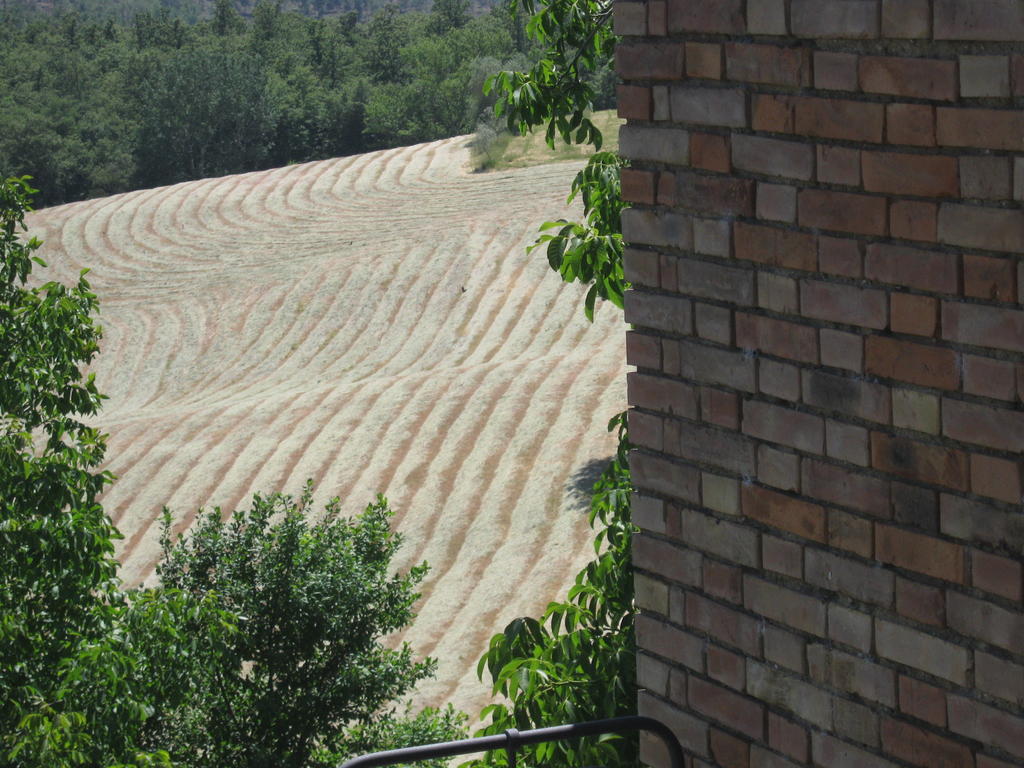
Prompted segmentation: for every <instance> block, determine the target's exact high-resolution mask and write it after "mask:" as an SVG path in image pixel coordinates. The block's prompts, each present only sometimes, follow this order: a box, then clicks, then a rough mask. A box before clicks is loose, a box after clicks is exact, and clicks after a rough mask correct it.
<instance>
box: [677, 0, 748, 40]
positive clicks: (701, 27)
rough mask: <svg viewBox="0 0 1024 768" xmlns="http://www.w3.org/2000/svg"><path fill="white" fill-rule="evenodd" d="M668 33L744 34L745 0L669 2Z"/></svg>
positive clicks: (684, 0) (683, 0)
mask: <svg viewBox="0 0 1024 768" xmlns="http://www.w3.org/2000/svg"><path fill="white" fill-rule="evenodd" d="M668 31H669V32H670V33H672V34H675V33H676V32H720V33H722V34H727V35H728V34H734V35H735V34H743V32H745V31H746V30H745V28H744V23H743V0H669V4H668Z"/></svg>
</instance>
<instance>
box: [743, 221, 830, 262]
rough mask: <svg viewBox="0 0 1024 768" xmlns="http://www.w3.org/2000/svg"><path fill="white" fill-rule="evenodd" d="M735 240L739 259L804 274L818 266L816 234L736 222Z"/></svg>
mask: <svg viewBox="0 0 1024 768" xmlns="http://www.w3.org/2000/svg"><path fill="white" fill-rule="evenodd" d="M733 241H734V245H735V248H736V258H737V259H746V260H748V261H756V262H758V263H760V264H768V265H770V266H773V267H784V268H785V269H802V270H805V271H814V270H816V269H817V267H818V254H817V246H816V243H815V238H814V235H811V234H808V233H806V232H793V231H791V230H787V229H778V228H776V227H771V226H765V225H759V224H747V223H745V222H739V221H737V222H736V223H735V224H734V225H733Z"/></svg>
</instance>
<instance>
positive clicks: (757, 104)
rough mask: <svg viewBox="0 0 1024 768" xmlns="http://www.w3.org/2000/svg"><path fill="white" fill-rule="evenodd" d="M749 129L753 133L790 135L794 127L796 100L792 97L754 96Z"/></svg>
mask: <svg viewBox="0 0 1024 768" xmlns="http://www.w3.org/2000/svg"><path fill="white" fill-rule="evenodd" d="M751 104H752V110H753V115H752V118H751V127H753V129H754V130H755V131H770V132H772V133H792V132H793V129H794V125H795V120H796V115H795V109H796V99H795V98H793V97H792V96H776V95H774V94H754V96H753V99H752V100H751Z"/></svg>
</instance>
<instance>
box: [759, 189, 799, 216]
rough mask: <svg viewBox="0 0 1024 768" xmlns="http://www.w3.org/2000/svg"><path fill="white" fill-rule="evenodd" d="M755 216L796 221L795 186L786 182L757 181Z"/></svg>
mask: <svg viewBox="0 0 1024 768" xmlns="http://www.w3.org/2000/svg"><path fill="white" fill-rule="evenodd" d="M756 213H757V218H759V219H764V220H766V221H784V222H787V223H790V224H792V223H793V222H795V221H796V188H795V187H791V186H788V185H786V184H768V183H765V182H763V181H759V182H758V183H757V206H756Z"/></svg>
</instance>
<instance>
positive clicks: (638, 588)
mask: <svg viewBox="0 0 1024 768" xmlns="http://www.w3.org/2000/svg"><path fill="white" fill-rule="evenodd" d="M633 594H634V596H635V600H636V604H637V607H638V608H641V609H643V610H647V611H654V612H655V613H658V614H661V615H662V616H667V615H668V584H666V583H665V582H663V581H658V580H657V579H652V578H651V577H650V576H645V575H644V574H642V573H639V572H636V573H634V574H633Z"/></svg>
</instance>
